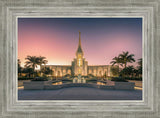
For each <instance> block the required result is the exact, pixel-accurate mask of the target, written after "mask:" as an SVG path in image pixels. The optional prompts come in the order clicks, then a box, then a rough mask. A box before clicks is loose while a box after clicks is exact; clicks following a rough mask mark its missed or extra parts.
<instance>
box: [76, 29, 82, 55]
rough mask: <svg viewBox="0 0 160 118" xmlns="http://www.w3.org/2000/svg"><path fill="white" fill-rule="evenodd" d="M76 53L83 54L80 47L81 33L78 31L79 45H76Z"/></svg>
mask: <svg viewBox="0 0 160 118" xmlns="http://www.w3.org/2000/svg"><path fill="white" fill-rule="evenodd" d="M77 53H83V51H82V47H81V32H80V31H79V44H78V49H77Z"/></svg>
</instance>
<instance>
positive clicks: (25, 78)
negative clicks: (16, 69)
mask: <svg viewBox="0 0 160 118" xmlns="http://www.w3.org/2000/svg"><path fill="white" fill-rule="evenodd" d="M32 79H33V77H30V78H29V77H18V80H32Z"/></svg>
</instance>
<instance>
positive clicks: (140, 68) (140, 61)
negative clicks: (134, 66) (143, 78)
mask: <svg viewBox="0 0 160 118" xmlns="http://www.w3.org/2000/svg"><path fill="white" fill-rule="evenodd" d="M138 74H139V75H142V58H140V59H138Z"/></svg>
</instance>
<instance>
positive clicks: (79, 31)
mask: <svg viewBox="0 0 160 118" xmlns="http://www.w3.org/2000/svg"><path fill="white" fill-rule="evenodd" d="M79 46H80V47H81V32H80V31H79Z"/></svg>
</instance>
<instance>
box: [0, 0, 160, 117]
mask: <svg viewBox="0 0 160 118" xmlns="http://www.w3.org/2000/svg"><path fill="white" fill-rule="evenodd" d="M159 5H160V2H159V1H158V0H145V1H144V0H114V1H112V0H99V1H98V0H67V1H63V0H46V1H45V0H0V8H1V9H0V11H1V12H0V25H1V27H0V28H1V29H0V78H1V79H0V118H10V117H11V118H21V117H23V118H37V117H40V118H43V117H44V118H46V117H47V118H49V117H54V118H60V117H62V118H84V117H88V118H91V117H95V118H101V117H107V118H108V117H109V118H116V117H119V118H128V117H129V118H158V117H159V116H160V110H159V109H160V99H158V95H159V92H160V80H159V77H160V72H158V71H159V70H160V53H159V50H160V48H159V46H160V42H159V34H160V24H159V22H160V20H159V13H158V12H159V11H160V9H159ZM29 16H32V17H142V18H143V67H144V68H143V100H142V101H132V100H131V101H107V100H106V101H105V100H103V101H102V100H97V101H96V100H94V101H89V100H88V101H86V100H79V101H77V100H74V101H72V100H68V101H67V100H64V101H60V100H58V101H56V100H55V101H54V100H53V101H51V100H50V101H18V100H17V45H18V44H17V42H18V41H17V18H18V17H29Z"/></svg>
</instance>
